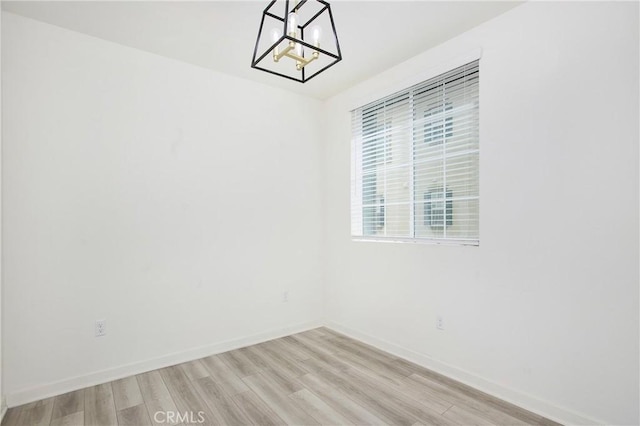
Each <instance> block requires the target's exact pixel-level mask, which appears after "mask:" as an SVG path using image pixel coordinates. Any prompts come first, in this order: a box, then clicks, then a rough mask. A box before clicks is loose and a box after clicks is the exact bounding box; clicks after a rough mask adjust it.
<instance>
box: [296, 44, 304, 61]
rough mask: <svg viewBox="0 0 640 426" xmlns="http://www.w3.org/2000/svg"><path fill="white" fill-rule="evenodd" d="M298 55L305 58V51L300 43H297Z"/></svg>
mask: <svg viewBox="0 0 640 426" xmlns="http://www.w3.org/2000/svg"><path fill="white" fill-rule="evenodd" d="M296 54H297V55H298V56H301V57H303V58H304V50H303V48H302V45H301V44H300V43H296Z"/></svg>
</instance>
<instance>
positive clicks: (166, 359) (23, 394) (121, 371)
mask: <svg viewBox="0 0 640 426" xmlns="http://www.w3.org/2000/svg"><path fill="white" fill-rule="evenodd" d="M321 326H322V323H321V322H320V321H312V322H307V323H303V324H297V325H293V326H289V327H283V328H279V329H275V330H269V331H265V332H262V333H258V334H254V335H251V336H245V337H241V338H238V339H232V340H226V341H223V342H218V343H213V344H210V345H205V346H200V347H197V348H192V349H189V350H186V351H182V352H175V353H172V354H169V355H165V356H162V357H158V358H153V359H149V360H146V361H141V362H136V363H132V364H127V365H122V366H119V367H114V368H110V369H107V370H102V371H96V372H93V373H89V374H85V375H82V376H77V377H73V378H71V379H67V380H61V381H59V382H54V383H47V384H44V385H41V386H37V387H34V388H30V389H24V390H20V391H17V392H11V393H9V394H7V395H6V402H7V404H8V406H9V407H15V406H18V405H22V404H27V403H29V402H33V401H38V400H40V399H44V398H49V397H52V396H56V395H61V394H63V393H67V392H71V391H74V390H78V389H82V388H86V387H88V386H94V385H98V384H101V383H106V382H110V381H113V380H118V379H122V378H124V377H128V376H132V375H135V374H140V373H145V372H147V371H151V370H157V369H159V368H164V367H169V366H171V365H176V364H181V363H183V362H188V361H193V360H195V359H200V358H204V357H206V356H209V355H214V354H219V353H222V352H227V351H231V350H234V349H238V348H242V347H245V346H250V345H255V344H257V343H262V342H266V341H268V340H273V339H277V338H279V337H284V336H288V335H291V334H295V333H300V332H303V331H307V330H311V329H313V328H317V327H321ZM7 404H5V406H7ZM3 414H4V411H3Z"/></svg>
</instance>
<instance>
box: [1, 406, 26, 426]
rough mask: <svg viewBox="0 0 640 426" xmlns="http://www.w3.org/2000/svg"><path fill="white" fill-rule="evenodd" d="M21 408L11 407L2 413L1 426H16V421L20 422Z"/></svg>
mask: <svg viewBox="0 0 640 426" xmlns="http://www.w3.org/2000/svg"><path fill="white" fill-rule="evenodd" d="M22 407H24V406H19V407H12V408H9V409H8V410H7V412H6V413H4V418H3V419H2V426H18V425H19V424H20V423H18V420H20V414H21V413H22Z"/></svg>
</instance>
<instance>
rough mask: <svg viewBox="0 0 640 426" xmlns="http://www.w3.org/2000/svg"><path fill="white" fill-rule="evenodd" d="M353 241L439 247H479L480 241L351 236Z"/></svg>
mask: <svg viewBox="0 0 640 426" xmlns="http://www.w3.org/2000/svg"><path fill="white" fill-rule="evenodd" d="M351 241H353V242H361V243H405V244H406V243H409V244H427V245H439V246H470V247H479V246H480V241H478V240H453V239H447V240H435V239H428V238H402V237H359V236H353V235H352V236H351Z"/></svg>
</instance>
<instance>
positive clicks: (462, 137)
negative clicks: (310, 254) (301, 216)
mask: <svg viewBox="0 0 640 426" xmlns="http://www.w3.org/2000/svg"><path fill="white" fill-rule="evenodd" d="M479 78H480V71H479V67H478V61H474V62H472V63H469V64H467V65H464V66H462V67H459V68H456V69H454V70H452V71H449V72H447V73H445V74H443V75H440V76H438V77H436V78H433V79H431V80H428V81H425V82H423V83H421V84H418V85H415V86H413V87H411V88H409V89H407V90H404V91H402V92H399V93H395V94H393V95H391V96H388V97H386V98H384V99H381V100H379V101H376V102H373V103H371V104H369V105H365V106H363V107H361V108H358V109H356V110H354V111H352V118H351V123H352V134H353V138H352V152H351V157H352V173H351V228H352V230H351V233H352V236H353V237H354V238H357V239H374V240H384V239H390V240H403V239H410V240H426V241H433V242H454V243H461V244H472V245H477V244H478V242H479V223H478V219H479V202H480V196H479V184H478V171H479V169H478V167H479V165H478V162H479V161H478V160H479V141H478V139H479V119H478V110H479V103H478V83H479Z"/></svg>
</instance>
